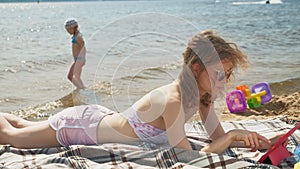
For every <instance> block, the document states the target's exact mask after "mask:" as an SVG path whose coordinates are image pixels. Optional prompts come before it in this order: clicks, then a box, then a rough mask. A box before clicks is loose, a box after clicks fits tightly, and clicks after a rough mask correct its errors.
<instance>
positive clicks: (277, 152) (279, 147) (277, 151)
mask: <svg viewBox="0 0 300 169" xmlns="http://www.w3.org/2000/svg"><path fill="white" fill-rule="evenodd" d="M298 128H300V122H299V123H298V124H297V125H296V126H295V127H294V128H292V129H291V130H290V131H289V132H287V133H286V134H285V135H284V136H282V137H281V138H280V139H279V140H278V141H277V142H276V143H275V144H274V145H273V147H271V148H270V149H269V150H268V151H267V152H266V153H265V154H264V155H263V156H262V157H261V158H260V159H259V162H261V163H266V164H272V165H275V166H278V165H279V163H280V162H281V161H282V160H283V159H285V158H288V157H289V156H291V155H290V153H289V151H288V150H287V149H286V147H285V146H284V145H283V143H284V142H285V141H286V140H287V139H288V137H289V136H290V135H291V134H293V133H294V132H295V131H296V130H297V129H298Z"/></svg>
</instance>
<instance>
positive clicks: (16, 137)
mask: <svg viewBox="0 0 300 169" xmlns="http://www.w3.org/2000/svg"><path fill="white" fill-rule="evenodd" d="M0 144H10V145H12V146H14V147H17V148H42V147H57V146H61V145H60V144H59V142H58V141H57V140H56V131H55V130H53V129H52V128H51V127H50V125H49V122H48V121H43V122H39V123H36V124H35V125H30V126H27V127H23V128H15V127H13V126H12V125H11V124H10V123H9V122H8V121H7V120H6V119H5V118H4V117H3V116H0Z"/></svg>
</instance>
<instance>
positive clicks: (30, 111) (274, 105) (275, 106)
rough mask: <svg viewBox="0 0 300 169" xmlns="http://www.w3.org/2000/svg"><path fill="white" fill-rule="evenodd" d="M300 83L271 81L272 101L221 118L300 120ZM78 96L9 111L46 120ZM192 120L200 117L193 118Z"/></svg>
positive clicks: (226, 119) (35, 119)
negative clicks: (286, 118)
mask: <svg viewBox="0 0 300 169" xmlns="http://www.w3.org/2000/svg"><path fill="white" fill-rule="evenodd" d="M299 83H300V78H296V79H290V80H286V81H282V82H276V83H271V84H270V88H271V92H272V96H273V97H272V100H271V101H270V102H268V103H266V104H265V105H262V106H261V107H259V108H256V109H247V110H246V111H245V112H241V113H236V114H234V113H230V112H229V111H228V110H227V107H224V111H223V113H222V114H221V116H220V120H221V121H228V120H231V121H232V120H250V119H252V120H253V119H254V120H259V119H272V118H275V117H279V116H281V117H282V116H286V117H288V119H289V120H293V121H300V86H299V85H297V84H299ZM74 94H75V95H74ZM77 95H78V94H77ZM78 96H79V95H78ZM78 96H76V92H75V93H70V94H68V95H66V96H63V97H61V98H60V99H57V100H55V101H49V102H47V103H44V104H38V105H32V106H29V107H27V108H23V109H19V110H15V111H11V112H8V113H12V114H14V115H17V116H19V117H22V118H25V119H28V120H34V121H39V120H45V119H47V118H48V117H49V116H51V115H54V114H55V113H57V112H59V111H61V110H63V109H65V108H67V107H71V106H74V105H82V104H84V103H83V102H80V101H78V100H76V98H78ZM73 98H74V99H73ZM104 106H105V105H104ZM191 120H199V119H198V118H196V119H193V118H192V119H191ZM191 120H190V121H191Z"/></svg>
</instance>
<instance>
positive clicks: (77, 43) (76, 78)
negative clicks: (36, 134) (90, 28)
mask: <svg viewBox="0 0 300 169" xmlns="http://www.w3.org/2000/svg"><path fill="white" fill-rule="evenodd" d="M65 28H66V30H67V32H68V33H69V34H70V35H72V54H73V58H74V62H73V64H72V66H71V68H70V70H69V73H68V79H69V80H70V81H71V82H72V83H73V84H74V85H75V86H76V87H77V89H83V88H84V85H83V82H82V80H81V72H82V68H83V66H84V65H85V56H86V48H85V43H84V39H83V37H82V34H81V33H80V32H79V25H78V22H77V21H76V20H75V19H73V18H71V19H68V20H67V21H66V22H65Z"/></svg>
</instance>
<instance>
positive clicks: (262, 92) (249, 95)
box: [226, 82, 272, 113]
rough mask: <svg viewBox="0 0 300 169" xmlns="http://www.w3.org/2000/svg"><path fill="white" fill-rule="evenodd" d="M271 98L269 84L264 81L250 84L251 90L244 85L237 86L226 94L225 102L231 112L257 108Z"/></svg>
mask: <svg viewBox="0 0 300 169" xmlns="http://www.w3.org/2000/svg"><path fill="white" fill-rule="evenodd" d="M271 99H272V93H271V90H270V86H269V85H268V83H266V82H262V83H257V84H255V85H253V86H252V88H251V91H250V89H249V88H248V86H246V85H241V86H237V87H236V90H235V91H232V92H228V93H227V94H226V103H227V107H228V109H229V111H230V112H231V113H238V112H243V111H245V110H246V109H247V105H248V106H249V108H257V107H260V106H261V105H262V104H265V103H267V102H269V101H270V100H271Z"/></svg>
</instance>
